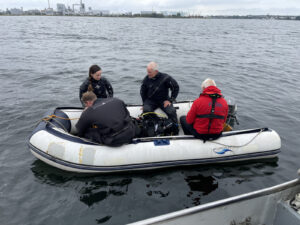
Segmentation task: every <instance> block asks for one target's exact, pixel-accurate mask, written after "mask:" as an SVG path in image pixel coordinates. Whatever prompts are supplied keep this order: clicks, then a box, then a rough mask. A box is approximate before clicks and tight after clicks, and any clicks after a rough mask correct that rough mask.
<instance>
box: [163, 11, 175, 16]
mask: <svg viewBox="0 0 300 225" xmlns="http://www.w3.org/2000/svg"><path fill="white" fill-rule="evenodd" d="M178 13H179V12H170V11H162V12H161V14H163V15H164V16H177V15H178Z"/></svg>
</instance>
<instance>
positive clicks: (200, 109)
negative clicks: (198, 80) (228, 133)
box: [186, 86, 228, 134]
mask: <svg viewBox="0 0 300 225" xmlns="http://www.w3.org/2000/svg"><path fill="white" fill-rule="evenodd" d="M210 94H219V95H222V94H221V90H220V89H218V88H217V87H215V86H209V87H207V88H205V89H204V90H203V92H202V94H201V95H200V97H199V98H197V99H196V100H195V101H194V103H193V105H192V107H191V109H190V111H189V112H188V114H187V116H186V122H187V123H189V124H193V127H194V129H195V130H196V131H197V132H198V133H199V134H219V133H221V132H222V131H223V125H224V123H225V122H226V119H227V115H228V105H227V102H226V100H225V99H224V98H223V97H221V98H217V100H216V103H215V112H214V114H215V115H219V116H224V119H211V125H210V129H209V131H208V126H209V120H210V119H209V118H198V117H197V115H205V114H210V113H211V108H212V98H211V97H210V96H209V95H210Z"/></svg>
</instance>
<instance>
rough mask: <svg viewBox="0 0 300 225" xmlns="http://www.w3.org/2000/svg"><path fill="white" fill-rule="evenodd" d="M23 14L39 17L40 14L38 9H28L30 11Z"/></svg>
mask: <svg viewBox="0 0 300 225" xmlns="http://www.w3.org/2000/svg"><path fill="white" fill-rule="evenodd" d="M25 14H27V15H41V14H42V13H41V11H40V10H38V9H30V10H28V11H26V12H25Z"/></svg>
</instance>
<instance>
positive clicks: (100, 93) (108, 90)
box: [79, 77, 114, 101]
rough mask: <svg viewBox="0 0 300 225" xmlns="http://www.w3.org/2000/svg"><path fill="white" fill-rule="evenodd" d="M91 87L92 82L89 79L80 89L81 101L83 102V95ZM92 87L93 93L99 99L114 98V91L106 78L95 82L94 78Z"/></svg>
mask: <svg viewBox="0 0 300 225" xmlns="http://www.w3.org/2000/svg"><path fill="white" fill-rule="evenodd" d="M89 85H90V80H89V78H87V79H86V80H85V81H84V82H83V83H82V84H81V85H80V88H79V99H80V101H81V97H82V95H83V93H85V92H87V90H88V87H89ZM92 87H93V89H94V90H93V92H94V93H95V95H96V96H97V98H107V97H113V95H114V91H113V88H112V86H111V84H110V83H109V81H108V80H107V79H105V78H104V77H101V79H100V80H95V79H93V78H92Z"/></svg>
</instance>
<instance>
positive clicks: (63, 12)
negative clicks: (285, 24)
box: [0, 0, 300, 20]
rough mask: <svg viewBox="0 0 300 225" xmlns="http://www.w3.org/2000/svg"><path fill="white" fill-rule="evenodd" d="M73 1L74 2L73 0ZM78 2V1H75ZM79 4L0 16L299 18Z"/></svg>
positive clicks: (13, 10) (21, 11) (296, 18)
mask: <svg viewBox="0 0 300 225" xmlns="http://www.w3.org/2000/svg"><path fill="white" fill-rule="evenodd" d="M74 1H75V0H74ZM77 1H78V0H77ZM79 1H80V2H79V3H74V4H72V6H66V5H65V4H63V3H57V4H56V10H54V9H53V8H52V7H51V5H50V0H48V7H47V8H45V9H43V10H38V9H30V10H26V11H24V10H23V7H21V8H12V9H6V11H3V10H1V9H0V15H16V16H17V15H46V16H112V17H114V16H118V17H119V16H121V17H155V18H163V17H170V18H179V17H181V18H207V19H278V20H300V16H283V15H231V16H230V15H229V16H225V15H216V16H213V15H211V16H202V15H200V14H190V13H188V12H178V11H177V12H176V11H160V12H156V11H154V10H153V9H152V11H141V12H140V13H132V12H122V13H110V11H109V10H93V9H92V7H88V10H86V7H85V4H84V3H83V2H82V0H79Z"/></svg>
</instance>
